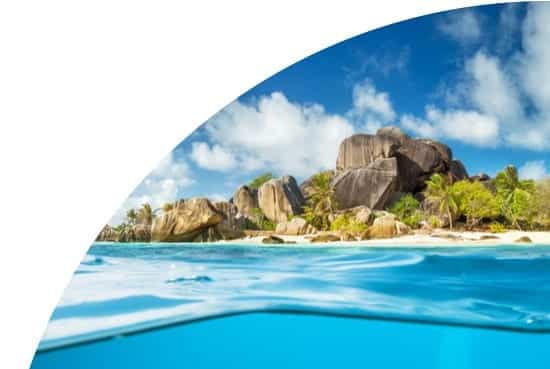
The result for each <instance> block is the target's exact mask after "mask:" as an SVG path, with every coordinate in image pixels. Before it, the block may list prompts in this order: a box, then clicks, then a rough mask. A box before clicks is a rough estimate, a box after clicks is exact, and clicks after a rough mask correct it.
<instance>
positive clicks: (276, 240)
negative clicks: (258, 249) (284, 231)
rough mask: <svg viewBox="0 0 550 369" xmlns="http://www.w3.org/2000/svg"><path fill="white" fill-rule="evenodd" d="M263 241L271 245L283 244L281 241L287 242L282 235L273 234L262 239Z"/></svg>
mask: <svg viewBox="0 0 550 369" xmlns="http://www.w3.org/2000/svg"><path fill="white" fill-rule="evenodd" d="M262 243H265V244H269V245H273V244H281V243H285V240H283V239H282V238H280V237H277V236H273V235H271V236H267V237H264V238H263V239H262Z"/></svg>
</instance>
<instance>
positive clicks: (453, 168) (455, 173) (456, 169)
mask: <svg viewBox="0 0 550 369" xmlns="http://www.w3.org/2000/svg"><path fill="white" fill-rule="evenodd" d="M449 172H450V173H451V176H452V179H453V181H462V180H463V179H468V172H467V171H466V167H465V166H464V164H462V162H461V161H460V160H453V161H451V165H450V168H449Z"/></svg>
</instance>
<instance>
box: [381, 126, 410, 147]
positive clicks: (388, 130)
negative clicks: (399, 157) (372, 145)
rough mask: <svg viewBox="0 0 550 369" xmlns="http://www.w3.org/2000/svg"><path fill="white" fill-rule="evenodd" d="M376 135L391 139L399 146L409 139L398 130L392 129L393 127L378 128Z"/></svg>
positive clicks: (396, 128)
mask: <svg viewBox="0 0 550 369" xmlns="http://www.w3.org/2000/svg"><path fill="white" fill-rule="evenodd" d="M376 135H377V136H385V137H390V138H393V139H395V140H397V141H399V143H400V144H401V143H403V142H405V141H407V140H410V139H411V138H410V137H409V136H408V135H407V134H405V133H404V132H403V131H402V130H401V129H400V128H398V127H393V126H388V127H382V128H380V129H379V130H378V131H376Z"/></svg>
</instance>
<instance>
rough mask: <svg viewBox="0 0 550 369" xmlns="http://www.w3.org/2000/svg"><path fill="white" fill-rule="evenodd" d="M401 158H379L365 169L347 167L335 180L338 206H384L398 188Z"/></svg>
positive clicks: (375, 207) (344, 207)
mask: <svg viewBox="0 0 550 369" xmlns="http://www.w3.org/2000/svg"><path fill="white" fill-rule="evenodd" d="M398 179H399V172H398V167H397V159H396V158H389V159H379V160H377V161H375V162H372V163H371V164H369V165H368V166H367V167H365V168H360V169H353V170H347V171H345V172H343V173H341V174H339V175H338V176H336V177H335V178H334V180H333V182H332V185H333V186H334V189H335V197H336V201H337V202H338V205H339V206H340V207H341V208H343V209H348V208H352V207H355V206H360V205H365V206H367V207H369V208H371V209H384V208H385V207H386V205H387V204H388V201H389V200H390V198H391V196H392V195H393V193H394V192H395V191H396V190H397V185H398Z"/></svg>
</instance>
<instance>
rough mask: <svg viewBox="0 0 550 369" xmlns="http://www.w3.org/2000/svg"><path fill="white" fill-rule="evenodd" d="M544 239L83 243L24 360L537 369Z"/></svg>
mask: <svg viewBox="0 0 550 369" xmlns="http://www.w3.org/2000/svg"><path fill="white" fill-rule="evenodd" d="M548 347H550V247H548V246H524V245H521V246H518V245H511V246H501V247H498V248H495V247H485V248H475V247H471V246H468V247H449V248H417V249H415V248H398V247H396V248H388V247H383V248H372V247H369V248H366V247H365V248H361V247H344V246H341V245H340V246H339V245H337V244H331V246H330V247H319V246H311V245H303V246H300V245H291V246H288V247H279V246H276V247H263V246H252V245H235V244H215V245H213V244H193V245H189V244H169V245H167V244H153V245H151V244H129V245H124V244H108V243H101V244H94V245H93V246H92V247H91V248H90V250H89V252H88V254H87V255H86V257H85V258H84V260H83V261H82V263H81V264H80V266H79V267H78V269H77V270H76V272H75V274H74V276H73V279H72V280H71V282H70V284H69V285H68V286H67V288H66V290H65V292H64V294H63V296H62V298H61V300H60V301H59V304H58V306H57V308H56V309H55V311H54V312H53V315H52V317H51V321H50V323H49V324H48V327H47V329H46V332H45V334H44V337H43V339H42V341H41V343H40V346H39V351H38V353H37V356H36V357H35V359H34V362H33V366H32V367H33V368H63V367H67V368H99V367H102V368H111V367H112V368H124V367H131V368H134V369H137V368H149V367H151V368H153V367H154V368H172V367H190V368H259V367H262V368H282V367H284V368H294V367H295V368H309V367H315V368H325V367H326V368H329V367H332V368H334V367H365V366H370V367H380V368H382V367H383V368H394V367H395V368H404V367H407V368H412V367H418V368H425V369H429V368H478V367H479V368H500V369H502V368H512V367H514V368H549V367H550V352H549V351H548Z"/></svg>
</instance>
